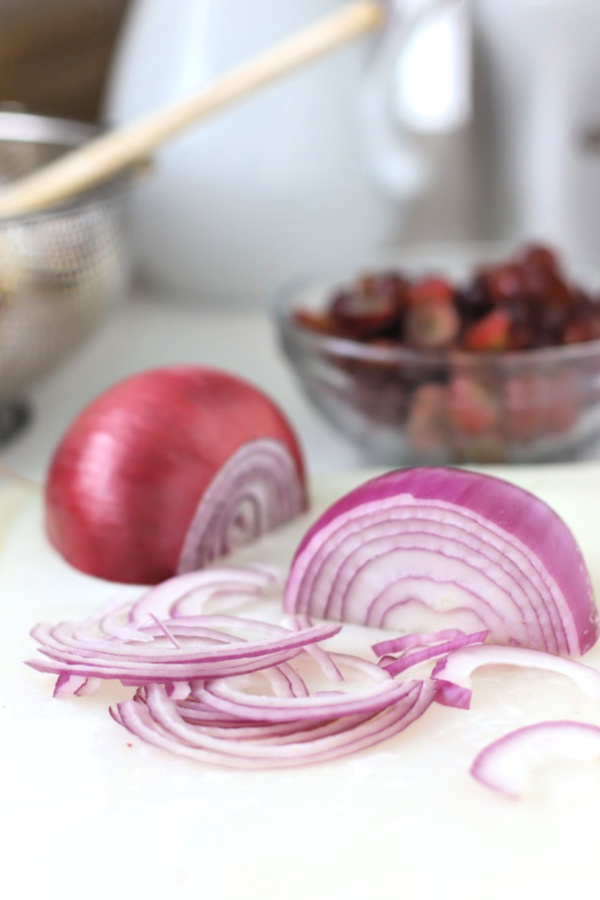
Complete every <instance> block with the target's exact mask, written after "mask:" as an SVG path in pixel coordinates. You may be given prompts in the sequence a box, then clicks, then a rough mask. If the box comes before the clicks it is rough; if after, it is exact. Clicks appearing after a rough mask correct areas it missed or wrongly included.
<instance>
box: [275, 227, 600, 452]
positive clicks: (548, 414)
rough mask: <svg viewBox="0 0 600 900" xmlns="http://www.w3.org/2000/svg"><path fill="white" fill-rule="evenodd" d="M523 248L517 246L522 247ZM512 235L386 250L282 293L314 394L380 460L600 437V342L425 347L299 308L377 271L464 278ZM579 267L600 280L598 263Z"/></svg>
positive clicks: (289, 331)
mask: <svg viewBox="0 0 600 900" xmlns="http://www.w3.org/2000/svg"><path fill="white" fill-rule="evenodd" d="M510 249H512V248H510ZM510 249H509V248H507V247H506V246H505V245H490V244H474V245H469V246H464V245H463V246H461V247H451V246H445V247H420V248H413V249H412V250H407V251H404V252H403V253H401V254H400V253H393V254H390V253H385V254H380V255H378V256H375V257H370V258H369V259H365V260H362V261H360V260H359V261H358V262H354V263H353V264H352V266H347V267H345V268H344V267H342V268H340V269H338V270H337V271H336V272H329V273H325V274H321V275H318V276H316V277H313V278H309V279H304V280H302V281H298V282H296V283H294V284H292V285H289V286H288V287H286V288H285V289H284V290H282V292H281V293H280V296H279V297H278V299H277V303H276V306H275V311H274V312H275V320H276V323H277V327H278V333H279V340H280V344H281V347H282V349H283V351H284V353H285V355H286V357H287V359H288V360H289V362H290V364H291V365H292V367H293V369H294V371H295V373H296V376H297V377H298V379H299V381H300V384H301V386H302V388H303V389H304V392H305V394H306V395H307V396H308V397H309V399H310V400H311V401H312V403H313V404H314V406H315V407H316V409H317V410H318V411H319V412H320V413H321V414H322V415H323V416H324V418H325V419H326V420H327V421H328V422H329V423H330V424H331V425H332V426H333V428H335V429H336V430H337V431H338V433H339V432H342V433H343V434H345V435H347V436H348V437H349V438H350V439H351V440H352V441H353V442H354V443H355V444H356V445H357V446H358V447H359V448H361V450H362V452H363V456H364V459H365V462H366V463H370V464H375V465H431V464H437V465H440V464H449V463H450V464H451V463H456V464H460V463H480V464H485V463H530V462H531V463H533V462H550V461H566V460H573V459H576V458H578V457H581V456H583V455H584V454H585V452H586V449H589V448H590V446H591V445H592V444H593V443H594V442H595V441H596V440H598V439H599V438H600V341H593V342H590V343H582V344H573V345H570V346H562V347H556V348H544V349H539V350H526V351H521V352H510V353H502V354H490V353H487V354H485V353H466V352H459V351H440V352H420V351H415V350H411V349H406V348H403V347H400V346H398V347H397V348H396V347H378V346H369V345H365V344H361V343H358V342H354V341H351V340H346V339H341V338H334V337H331V336H327V335H321V334H318V333H315V332H313V331H310V330H308V329H307V328H304V327H302V326H301V325H299V324H298V323H297V322H296V321H295V320H294V317H293V313H294V312H295V311H297V310H299V309H304V310H318V309H322V308H323V307H324V306H325V304H326V303H327V300H328V299H329V298H330V297H331V295H332V293H333V292H335V291H336V290H338V289H340V287H344V286H348V285H351V284H353V283H354V282H355V280H356V278H357V277H358V276H359V275H361V274H364V273H365V272H377V271H385V270H388V271H389V270H390V269H402V270H404V271H408V272H409V273H411V274H422V275H425V274H442V275H445V276H447V277H449V278H450V279H452V280H458V279H460V278H462V277H463V276H464V275H465V274H466V273H467V272H468V271H470V270H472V269H473V267H474V266H475V265H478V264H482V263H485V262H492V261H494V260H496V259H506V258H507V256H508V255H509V254H510ZM569 272H570V274H571V275H572V276H573V277H574V278H575V279H576V280H577V281H579V283H580V284H582V285H584V286H587V287H594V282H597V273H594V270H593V268H590V267H586V266H578V267H577V268H575V267H569Z"/></svg>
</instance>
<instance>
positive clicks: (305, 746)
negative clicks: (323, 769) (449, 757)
mask: <svg viewBox="0 0 600 900" xmlns="http://www.w3.org/2000/svg"><path fill="white" fill-rule="evenodd" d="M404 688H405V690H404V692H403V694H402V695H401V696H399V697H397V698H396V700H395V701H394V702H393V703H391V705H390V706H388V707H386V708H384V709H382V710H380V711H378V712H375V713H372V714H371V715H353V716H346V717H343V718H339V719H336V720H334V721H330V722H325V723H323V724H321V725H318V726H315V723H314V721H310V722H309V723H307V722H304V723H300V724H299V723H298V722H296V723H290V724H295V726H296V729H295V730H294V731H290V733H286V732H287V728H286V727H284V725H285V723H276V729H277V731H278V733H274V729H273V726H272V725H267V726H265V727H264V728H263V729H262V730H259V731H258V735H259V737H254V738H251V737H250V736H248V737H246V738H245V739H244V740H236V738H235V736H234V737H230V736H229V735H225V736H224V737H223V736H215V735H213V734H210V733H209V732H208V731H207V729H205V728H204V727H203V726H197V725H192V724H189V723H188V722H186V721H185V720H184V718H183V717H182V715H181V714H180V710H179V706H178V705H177V704H176V703H173V702H172V700H171V699H170V698H169V697H168V696H167V695H166V693H165V691H164V689H163V688H161V686H160V685H151V686H149V687H148V689H147V690H145V691H144V693H143V694H141V693H138V695H136V698H135V699H134V700H127V701H125V702H123V703H119V704H118V706H117V707H116V709H111V714H112V715H113V717H114V718H115V719H116V721H117V722H119V723H120V724H121V725H123V726H124V727H125V728H127V729H128V730H129V731H131V732H132V734H135V735H137V736H138V737H140V738H142V739H143V740H145V741H147V742H148V743H150V744H154V745H155V746H158V747H162V748H163V749H165V750H169V751H171V752H172V753H177V754H178V755H180V756H186V757H188V758H191V759H195V760H198V761H200V762H204V763H211V764H214V765H221V766H229V767H235V768H247V769H262V768H279V767H290V766H300V765H307V764H310V763H321V762H326V761H328V760H332V759H337V758H340V757H342V756H346V755H348V754H350V753H357V752H359V751H360V750H363V749H366V748H367V747H371V746H373V745H375V744H378V743H380V742H381V741H384V740H387V739H388V738H390V737H392V736H394V735H396V734H398V733H400V732H401V731H402V730H404V729H405V728H406V727H408V725H410V724H411V722H413V721H415V720H416V719H417V718H419V717H420V716H421V715H423V713H424V712H425V711H426V710H427V709H428V707H429V706H430V704H431V702H432V700H433V697H434V694H435V687H434V686H433V684H432V683H431V682H423V681H416V682H405V684H404ZM279 729H281V730H279ZM261 735H262V737H260V736H261Z"/></svg>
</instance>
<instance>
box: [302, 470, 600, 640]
mask: <svg viewBox="0 0 600 900" xmlns="http://www.w3.org/2000/svg"><path fill="white" fill-rule="evenodd" d="M285 609H286V611H287V612H289V613H305V614H308V615H311V616H314V617H316V618H330V619H335V620H338V621H351V622H357V623H360V624H366V625H372V626H375V627H379V628H381V627H385V628H394V629H396V630H398V631H415V630H423V626H424V625H425V626H427V625H428V624H429V625H430V626H433V629H435V630H438V629H442V628H446V627H448V628H457V629H461V630H463V631H465V632H475V631H483V630H487V631H489V632H490V639H491V640H492V641H493V642H495V643H500V644H519V645H522V646H524V647H532V648H535V649H539V650H544V651H548V652H552V653H564V654H568V653H572V654H579V653H583V652H585V651H586V650H588V649H589V648H590V647H591V646H592V645H593V644H594V643H595V641H596V639H597V637H598V617H597V613H596V608H595V605H594V600H593V595H592V589H591V584H590V579H589V575H588V572H587V569H586V566H585V563H584V560H583V557H582V555H581V552H580V550H579V548H578V546H577V544H576V542H575V539H574V538H573V535H572V534H571V532H570V531H569V529H568V528H567V526H566V525H565V523H564V522H563V521H562V520H561V519H560V518H559V517H558V516H557V515H556V513H554V511H553V510H552V509H550V507H549V506H547V505H546V504H545V503H543V502H542V501H541V500H539V499H538V498H536V497H534V496H533V495H531V494H529V493H527V492H526V491H523V490H521V489H520V488H517V487H515V486H514V485H511V484H509V483H507V482H504V481H502V480H500V479H497V478H492V477H490V476H485V475H479V474H476V473H473V472H467V471H460V470H454V469H427V468H419V469H409V470H400V471H397V472H391V473H388V474H386V475H384V476H382V477H380V478H377V479H374V480H373V481H370V482H367V483H366V484H364V485H362V486H361V487H359V488H358V489H357V490H355V491H353V492H352V493H350V494H349V495H347V496H346V497H344V498H343V499H342V500H340V501H338V502H337V503H335V504H334V505H333V506H332V507H331V508H330V509H329V510H328V511H327V512H326V513H325V514H324V515H323V516H322V517H321V518H320V519H319V520H318V521H317V523H316V524H315V525H314V526H313V527H312V528H311V529H310V530H309V532H308V533H307V535H306V537H305V538H304V540H303V541H302V543H301V544H300V547H299V549H298V551H297V553H296V556H295V559H294V561H293V563H292V568H291V571H290V575H289V578H288V582H287V586H286V593H285Z"/></svg>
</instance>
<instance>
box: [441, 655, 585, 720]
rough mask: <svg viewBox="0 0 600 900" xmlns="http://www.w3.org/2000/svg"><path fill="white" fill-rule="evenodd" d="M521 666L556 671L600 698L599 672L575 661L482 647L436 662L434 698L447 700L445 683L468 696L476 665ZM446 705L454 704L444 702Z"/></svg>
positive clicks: (560, 657)
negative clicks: (436, 686)
mask: <svg viewBox="0 0 600 900" xmlns="http://www.w3.org/2000/svg"><path fill="white" fill-rule="evenodd" d="M501 665H503V666H522V667H525V668H531V669H544V670H546V671H548V672H556V673H557V674H559V675H566V676H567V677H568V678H571V679H572V681H574V682H575V683H576V684H577V686H578V687H579V688H580V689H581V690H582V691H583V692H584V694H587V695H588V696H590V697H593V698H598V699H600V672H598V671H597V670H596V669H592V668H591V666H586V665H584V664H583V663H580V662H576V661H575V660H573V659H565V658H564V657H562V656H554V655H552V654H550V653H544V652H542V651H541V650H527V649H525V648H523V647H500V646H492V645H490V644H483V645H480V646H477V647H465V648H464V649H462V650H456V651H455V652H454V653H451V654H450V656H448V657H446V659H442V660H440V662H439V663H438V664H437V665H436V667H435V668H434V670H433V673H432V675H433V677H434V678H438V677H439V676H441V678H442V679H443V681H441V683H440V689H439V691H438V697H439V698H441V702H444V698H446V701H447V700H448V695H447V694H446V687H445V685H447V684H448V683H449V684H450V685H451V690H452V688H458V689H460V690H459V695H460V696H461V697H464V696H465V695H468V696H470V694H471V689H470V682H469V679H470V676H471V673H472V672H474V671H475V669H478V668H479V667H480V666H501ZM446 705H448V706H452V705H455V704H453V703H450V702H446Z"/></svg>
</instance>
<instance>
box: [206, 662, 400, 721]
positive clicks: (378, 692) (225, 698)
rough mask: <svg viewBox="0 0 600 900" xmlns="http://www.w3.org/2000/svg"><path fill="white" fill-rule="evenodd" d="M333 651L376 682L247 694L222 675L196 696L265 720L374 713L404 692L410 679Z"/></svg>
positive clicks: (234, 712) (223, 708)
mask: <svg viewBox="0 0 600 900" xmlns="http://www.w3.org/2000/svg"><path fill="white" fill-rule="evenodd" d="M332 655H333V658H334V660H335V661H336V664H337V663H340V662H341V663H343V664H344V665H347V666H349V667H350V668H352V669H355V670H358V671H360V672H361V673H363V674H364V673H365V672H368V674H369V675H370V677H371V679H372V680H373V681H374V682H375V684H374V685H373V686H372V687H369V688H364V689H363V690H361V691H360V692H349V693H344V692H341V691H335V692H333V691H328V692H319V693H317V694H312V695H310V696H309V697H270V696H266V697H265V696H258V695H256V694H247V693H246V692H245V691H244V690H243V687H242V689H239V688H238V684H237V682H236V680H235V679H234V678H221V679H212V680H209V681H206V683H205V684H204V687H203V688H202V689H201V690H200V692H199V693H197V694H196V696H197V697H198V699H200V700H201V701H202V702H203V703H204V704H205V705H206V706H209V707H212V708H213V709H216V710H218V711H219V712H225V713H228V714H229V715H234V716H238V717H239V718H243V719H248V720H254V719H259V720H261V721H267V722H291V721H296V722H298V721H302V720H304V719H311V720H314V719H334V718H339V717H341V716H350V715H357V714H361V713H364V714H373V713H376V712H379V710H381V709H385V707H387V706H390V705H391V704H392V703H394V702H395V701H396V700H397V699H399V698H400V697H402V696H404V693H405V691H406V685H407V684H409V682H401V681H395V680H394V679H392V678H390V676H389V675H387V674H386V673H384V672H383V670H382V669H380V668H379V667H378V666H376V665H374V664H373V663H367V661H366V660H358V659H357V657H353V656H345V655H344V654H332ZM365 663H366V665H365ZM382 675H383V676H384V677H383V678H382V677H381V676H382Z"/></svg>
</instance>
